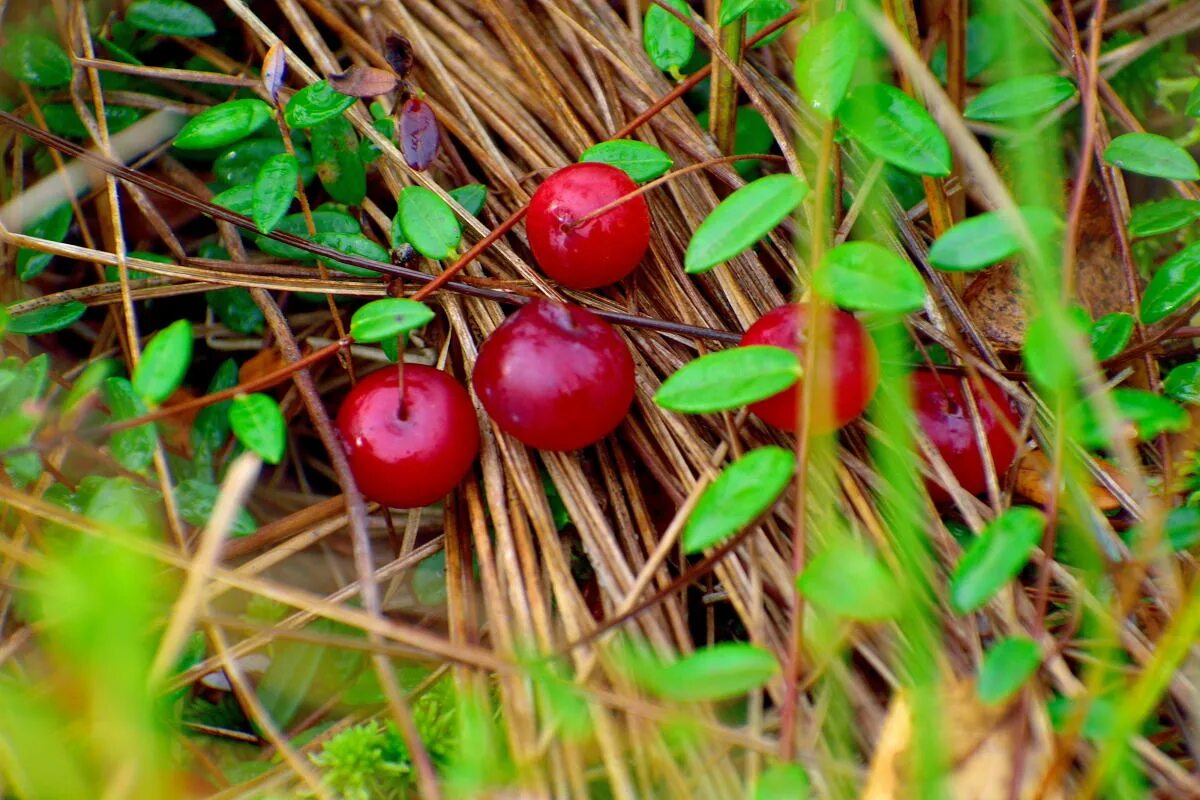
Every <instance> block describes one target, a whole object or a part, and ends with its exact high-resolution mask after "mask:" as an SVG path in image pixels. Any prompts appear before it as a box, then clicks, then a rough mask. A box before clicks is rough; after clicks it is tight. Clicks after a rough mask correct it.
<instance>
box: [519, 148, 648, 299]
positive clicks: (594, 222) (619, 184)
mask: <svg viewBox="0 0 1200 800" xmlns="http://www.w3.org/2000/svg"><path fill="white" fill-rule="evenodd" d="M636 189H637V184H635V183H634V182H633V180H632V179H631V178H630V177H629V176H628V175H627V174H625V172H624V171H623V170H620V169H618V168H616V167H614V166H611V165H609V164H600V163H583V164H572V165H571V166H569V167H565V168H563V169H560V170H559V171H558V172H555V173H554V174H553V175H551V176H550V177H549V178H547V179H546V180H545V181H544V182H543V183H542V185H541V186H539V187H538V188H537V191H535V192H534V193H533V198H532V199H531V200H530V201H529V213H528V215H527V217H526V223H525V232H526V234H527V235H528V237H529V246H530V248H532V250H533V257H534V259H535V260H536V261H537V263H538V266H539V267H540V268H541V270H542V272H544V273H546V274H547V275H549V276H550V277H551V278H553V279H554V280H556V281H558V282H559V283H561V284H562V285H563V286H566V287H568V288H570V289H595V288H596V287H598V286H605V285H607V284H610V283H616V282H617V281H619V280H621V279H622V278H624V277H625V276H626V275H628V274H629V273H630V272H632V271H633V269H634V267H636V266H637V265H638V264H639V263H640V262H641V260H642V257H643V256H644V255H645V254H646V248H647V247H649V245H650V210H649V209H648V208H647V206H646V200H645V198H643V197H641V196H638V197H631V198H629V199H628V200H626V201H625V202H623V203H621V204H620V205H618V206H616V207H614V208H612V209H610V210H608V211H606V212H604V213H603V214H601V215H599V216H597V217H595V218H594V219H590V220H588V221H586V222H584V223H583V224H576V223H578V221H579V220H580V219H582V218H583V217H585V216H586V215H587V214H589V213H591V212H593V211H596V210H597V209H599V208H602V207H604V206H606V205H608V204H609V203H612V202H613V201H615V200H618V199H620V198H621V197H624V196H625V195H627V194H629V193H630V192H633V191H635V190H636Z"/></svg>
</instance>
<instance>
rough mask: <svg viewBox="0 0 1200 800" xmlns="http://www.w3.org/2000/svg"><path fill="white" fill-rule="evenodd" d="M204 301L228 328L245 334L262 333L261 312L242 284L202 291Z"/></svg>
mask: <svg viewBox="0 0 1200 800" xmlns="http://www.w3.org/2000/svg"><path fill="white" fill-rule="evenodd" d="M204 301H205V302H206V303H208V307H209V308H211V309H212V311H213V313H214V314H216V315H217V319H219V320H220V321H221V324H222V325H224V326H225V327H226V328H229V330H231V331H233V332H234V333H242V334H246V335H250V334H255V333H262V329H263V322H264V320H263V313H262V311H261V310H260V309H259V307H258V305H257V304H256V303H255V302H254V298H253V297H251V296H250V291H249V290H248V289H246V288H244V287H242V286H231V287H229V288H228V289H217V290H215V291H211V292H205V293H204Z"/></svg>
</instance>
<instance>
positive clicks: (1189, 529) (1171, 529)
mask: <svg viewBox="0 0 1200 800" xmlns="http://www.w3.org/2000/svg"><path fill="white" fill-rule="evenodd" d="M1163 538H1164V539H1166V541H1167V546H1168V547H1170V548H1171V551H1172V552H1174V553H1178V552H1180V551H1183V550H1190V549H1192V548H1193V547H1195V546H1196V544H1197V543H1200V508H1197V507H1196V506H1182V507H1181V508H1173V509H1171V511H1170V512H1169V513H1168V514H1167V518H1166V520H1165V521H1164V522H1163Z"/></svg>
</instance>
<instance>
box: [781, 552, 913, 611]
mask: <svg viewBox="0 0 1200 800" xmlns="http://www.w3.org/2000/svg"><path fill="white" fill-rule="evenodd" d="M796 586H797V588H799V590H800V593H801V594H802V595H804V596H805V597H807V598H808V599H809V600H810V601H811V602H812V603H813V604H814V605H816V606H820V607H821V608H824V609H827V610H829V611H832V612H834V613H836V614H840V615H842V616H843V617H848V618H850V619H856V620H862V621H866V622H870V621H876V620H885V619H892V618H893V617H895V616H896V615H897V614H898V613H899V611H900V603H899V598H900V588H899V587H898V586H897V585H896V579H895V578H894V577H892V573H891V572H889V571H888V568H887V567H885V566H884V565H883V563H882V562H880V560H879V559H878V558H876V557H875V556H873V555H871V554H870V553H868V552H867V551H866V550H864V549H863V548H862V547H861V546H859V545H857V544H853V543H847V544H841V545H838V546H837V547H832V548H829V549H827V550H825V551H824V552H822V553H820V554H819V555H817V557H816V558H814V559H813V560H812V561H811V562H810V563H809V565H808V566H807V567H806V568H805V569H804V572H802V573H801V574H800V578H799V579H798V580H797V581H796Z"/></svg>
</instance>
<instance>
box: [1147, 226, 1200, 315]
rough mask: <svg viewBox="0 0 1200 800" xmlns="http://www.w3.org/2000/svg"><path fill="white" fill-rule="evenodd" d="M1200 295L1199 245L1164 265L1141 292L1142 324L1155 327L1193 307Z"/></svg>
mask: <svg viewBox="0 0 1200 800" xmlns="http://www.w3.org/2000/svg"><path fill="white" fill-rule="evenodd" d="M1198 294H1200V242H1193V243H1192V244H1190V245H1188V246H1187V247H1185V248H1183V249H1182V250H1180V251H1179V252H1178V253H1176V254H1175V255H1173V256H1171V257H1170V258H1168V259H1167V260H1166V261H1165V262H1163V264H1162V266H1160V267H1159V268H1158V270H1157V271H1156V272H1155V273H1154V277H1153V278H1151V279H1150V285H1149V286H1147V287H1146V291H1145V292H1143V293H1142V308H1141V317H1142V322H1144V323H1145V324H1147V325H1153V324H1154V323H1155V322H1158V321H1160V320H1163V319H1166V318H1167V317H1169V316H1171V315H1172V314H1174V313H1175V312H1176V311H1180V310H1182V309H1184V308H1186V307H1187V306H1189V305H1191V304H1192V302H1193V301H1194V300H1195V299H1196V295H1198Z"/></svg>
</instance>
